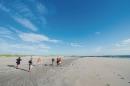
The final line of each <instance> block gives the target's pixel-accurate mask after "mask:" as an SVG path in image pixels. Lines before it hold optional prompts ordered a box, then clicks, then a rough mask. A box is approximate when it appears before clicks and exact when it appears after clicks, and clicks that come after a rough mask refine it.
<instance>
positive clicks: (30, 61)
mask: <svg viewBox="0 0 130 86" xmlns="http://www.w3.org/2000/svg"><path fill="white" fill-rule="evenodd" d="M32 60H33V59H32V58H31V59H30V60H29V61H28V63H29V72H30V71H31V67H32V64H33V62H32Z"/></svg>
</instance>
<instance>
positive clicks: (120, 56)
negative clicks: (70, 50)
mask: <svg viewBox="0 0 130 86" xmlns="http://www.w3.org/2000/svg"><path fill="white" fill-rule="evenodd" d="M19 56H21V57H24V56H62V55H15V54H13V55H12V54H0V57H19ZM64 57H80V58H84V57H111V58H113V57H114V58H116V57H117V58H122V57H123V58H130V55H88V56H87V55H86V56H80V55H70V56H69V55H67V56H65V55H64Z"/></svg>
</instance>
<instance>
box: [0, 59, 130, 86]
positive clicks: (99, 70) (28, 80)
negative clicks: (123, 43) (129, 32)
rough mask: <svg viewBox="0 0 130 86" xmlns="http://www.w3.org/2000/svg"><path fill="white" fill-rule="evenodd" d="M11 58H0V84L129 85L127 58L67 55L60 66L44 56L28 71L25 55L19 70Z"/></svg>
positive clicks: (29, 85)
mask: <svg viewBox="0 0 130 86" xmlns="http://www.w3.org/2000/svg"><path fill="white" fill-rule="evenodd" d="M15 59H16V58H0V86H130V59H121V58H88V57H87V58H67V59H65V60H64V62H63V64H62V66H56V65H55V66H51V65H50V63H51V61H50V59H49V58H48V59H45V58H44V59H45V60H44V64H42V65H35V66H34V67H33V68H32V71H31V72H28V64H27V62H28V59H29V58H28V57H24V58H22V59H23V61H22V64H21V66H20V68H21V69H15V68H14V67H13V66H14V65H15ZM45 64H46V65H45Z"/></svg>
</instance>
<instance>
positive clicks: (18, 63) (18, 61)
mask: <svg viewBox="0 0 130 86" xmlns="http://www.w3.org/2000/svg"><path fill="white" fill-rule="evenodd" d="M20 61H22V59H21V57H18V58H17V59H16V64H17V66H16V69H18V68H19V65H20Z"/></svg>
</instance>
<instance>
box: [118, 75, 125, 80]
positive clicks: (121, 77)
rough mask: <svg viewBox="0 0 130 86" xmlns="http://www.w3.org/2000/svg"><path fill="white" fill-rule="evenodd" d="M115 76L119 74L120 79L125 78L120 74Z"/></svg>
mask: <svg viewBox="0 0 130 86" xmlns="http://www.w3.org/2000/svg"><path fill="white" fill-rule="evenodd" d="M117 76H119V77H120V79H125V78H124V77H123V76H122V75H121V74H117Z"/></svg>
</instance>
